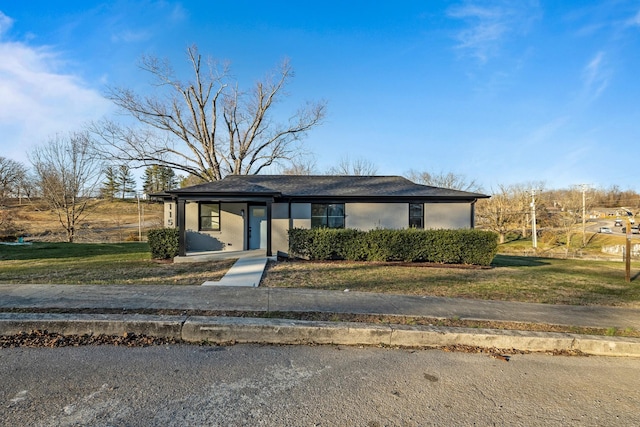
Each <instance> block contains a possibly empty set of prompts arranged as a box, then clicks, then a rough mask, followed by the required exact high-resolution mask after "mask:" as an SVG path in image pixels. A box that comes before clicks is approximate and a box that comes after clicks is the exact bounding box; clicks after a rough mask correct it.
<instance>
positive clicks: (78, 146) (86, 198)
mask: <svg viewBox="0 0 640 427" xmlns="http://www.w3.org/2000/svg"><path fill="white" fill-rule="evenodd" d="M29 159H30V161H31V164H32V165H33V170H34V174H35V176H36V181H37V184H38V186H39V187H40V191H41V193H42V198H43V199H44V201H45V202H46V203H47V204H48V205H49V207H50V208H51V209H52V210H53V211H54V212H55V213H56V214H57V215H58V220H59V221H60V225H61V226H62V227H63V228H64V230H65V232H66V235H67V241H68V242H70V243H72V242H73V241H74V238H75V236H76V224H77V223H78V222H79V221H81V220H82V219H83V218H84V217H85V216H86V214H87V213H88V210H87V208H88V206H89V202H90V197H91V196H94V192H95V190H96V186H97V185H98V184H99V182H100V176H101V171H102V164H101V163H100V161H99V158H98V156H97V155H96V152H95V149H94V144H93V141H92V140H91V138H90V137H89V135H88V133H86V132H82V133H70V134H69V135H68V136H61V135H57V136H55V137H54V138H52V139H51V140H50V141H49V142H48V143H47V144H45V145H42V146H39V147H36V148H35V149H34V150H33V152H32V153H31V154H30V156H29Z"/></svg>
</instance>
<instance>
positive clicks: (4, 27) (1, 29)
mask: <svg viewBox="0 0 640 427" xmlns="http://www.w3.org/2000/svg"><path fill="white" fill-rule="evenodd" d="M12 26H13V19H11V18H9V17H8V16H7V15H5V14H4V13H2V11H0V36H2V35H3V34H4V33H6V32H7V31H9V29H10V28H11V27H12Z"/></svg>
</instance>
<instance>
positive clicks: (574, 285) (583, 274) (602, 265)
mask: <svg viewBox="0 0 640 427" xmlns="http://www.w3.org/2000/svg"><path fill="white" fill-rule="evenodd" d="M638 268H640V263H638V262H637V261H636V262H635V263H634V264H632V278H633V279H634V280H632V282H631V283H626V282H625V280H624V278H625V271H624V264H623V263H621V262H609V261H585V260H566V259H553V258H535V257H520V256H510V255H498V256H496V258H495V259H494V262H493V264H492V268H490V269H486V268H485V269H483V268H464V267H452V266H447V267H433V266H421V265H420V264H415V265H410V266H406V265H398V264H392V263H363V262H306V261H292V262H281V263H278V264H270V266H269V269H268V271H267V274H266V277H265V278H264V279H263V281H262V283H261V286H271V287H296V288H313V289H332V290H345V289H349V290H352V291H364V292H383V293H396V294H410V295H430V296H442V297H461V298H476V299H491V300H505V301H521V302H538V303H548V304H575V305H610V306H628V307H640V277H633V276H634V274H635V275H638ZM634 269H635V270H634Z"/></svg>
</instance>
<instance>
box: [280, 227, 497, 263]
mask: <svg viewBox="0 0 640 427" xmlns="http://www.w3.org/2000/svg"><path fill="white" fill-rule="evenodd" d="M497 251H498V235H497V234H496V233H493V232H491V231H485V230H468V229H460V230H421V229H415V228H411V229H406V230H380V229H376V230H370V231H359V230H350V229H329V228H313V229H301V228H294V229H292V230H289V254H290V255H291V256H294V257H299V258H304V259H309V260H331V259H343V260H349V261H404V262H435V263H441V264H473V265H489V264H491V261H493V257H494V256H495V255H496V253H497Z"/></svg>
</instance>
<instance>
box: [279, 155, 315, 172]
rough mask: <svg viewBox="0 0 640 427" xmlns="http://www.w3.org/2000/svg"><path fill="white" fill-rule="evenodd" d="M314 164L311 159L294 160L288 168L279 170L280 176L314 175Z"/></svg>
mask: <svg viewBox="0 0 640 427" xmlns="http://www.w3.org/2000/svg"><path fill="white" fill-rule="evenodd" d="M315 171H316V162H315V160H313V159H302V158H300V159H294V160H293V161H291V164H290V165H289V166H286V167H283V168H281V169H280V173H281V174H282V175H314V174H315V173H316V172H315Z"/></svg>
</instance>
